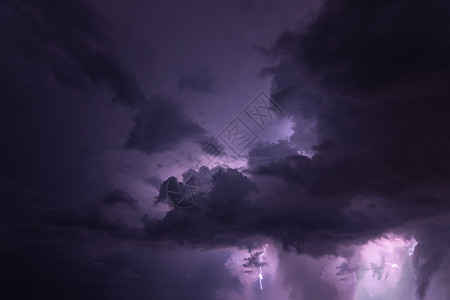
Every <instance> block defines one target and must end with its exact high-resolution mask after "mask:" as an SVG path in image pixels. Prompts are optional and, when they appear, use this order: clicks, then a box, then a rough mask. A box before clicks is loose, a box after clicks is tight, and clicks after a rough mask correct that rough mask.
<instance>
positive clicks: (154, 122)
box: [125, 97, 206, 153]
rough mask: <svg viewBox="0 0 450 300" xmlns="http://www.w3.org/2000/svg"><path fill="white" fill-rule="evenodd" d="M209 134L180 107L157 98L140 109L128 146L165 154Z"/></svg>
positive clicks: (126, 144) (164, 99) (162, 98)
mask: <svg viewBox="0 0 450 300" xmlns="http://www.w3.org/2000/svg"><path fill="white" fill-rule="evenodd" d="M205 134H206V131H205V129H203V128H202V127H200V126H199V125H197V124H196V123H194V122H193V121H192V120H191V119H189V118H188V117H187V116H185V115H184V114H183V112H182V108H181V106H180V104H177V103H175V102H173V101H172V100H170V99H166V98H164V97H155V98H153V99H152V100H151V101H149V102H145V103H142V104H141V106H140V107H139V111H138V112H137V114H136V116H135V117H134V126H133V128H132V129H131V131H130V133H129V136H128V138H127V141H126V143H125V147H126V148H128V149H137V150H140V151H142V152H145V153H154V152H163V151H167V150H173V149H175V147H176V146H178V145H179V144H180V143H182V142H183V141H186V140H189V139H198V138H201V137H203V135H205Z"/></svg>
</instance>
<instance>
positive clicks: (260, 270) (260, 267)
mask: <svg viewBox="0 0 450 300" xmlns="http://www.w3.org/2000/svg"><path fill="white" fill-rule="evenodd" d="M268 246H269V245H267V244H265V245H264V250H263V252H262V253H261V255H260V256H259V263H260V265H259V274H258V277H259V288H260V289H261V290H262V289H263V286H262V280H263V278H264V276H263V271H262V265H261V264H262V262H263V261H262V259H263V256H264V254H266V249H267V247H268Z"/></svg>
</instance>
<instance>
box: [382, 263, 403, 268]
mask: <svg viewBox="0 0 450 300" xmlns="http://www.w3.org/2000/svg"><path fill="white" fill-rule="evenodd" d="M384 264H385V265H390V266H391V267H393V268H395V269H400V266H399V265H397V264H391V263H384Z"/></svg>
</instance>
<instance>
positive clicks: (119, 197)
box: [102, 190, 138, 209]
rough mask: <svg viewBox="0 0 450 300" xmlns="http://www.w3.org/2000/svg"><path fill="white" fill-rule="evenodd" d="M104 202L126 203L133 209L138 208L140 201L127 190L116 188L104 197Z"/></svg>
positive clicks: (107, 203)
mask: <svg viewBox="0 0 450 300" xmlns="http://www.w3.org/2000/svg"><path fill="white" fill-rule="evenodd" d="M102 203H104V204H106V205H114V204H119V203H122V204H125V205H128V206H130V207H131V208H133V209H137V208H138V202H137V200H136V199H134V198H133V197H132V196H131V195H130V194H129V193H128V192H127V191H125V190H114V191H112V192H110V193H109V194H107V195H105V196H104V197H102Z"/></svg>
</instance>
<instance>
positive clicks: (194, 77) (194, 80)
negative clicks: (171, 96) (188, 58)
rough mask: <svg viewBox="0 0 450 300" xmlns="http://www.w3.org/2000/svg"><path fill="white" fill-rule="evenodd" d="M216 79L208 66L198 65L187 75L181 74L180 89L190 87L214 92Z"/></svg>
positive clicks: (199, 90)
mask: <svg viewBox="0 0 450 300" xmlns="http://www.w3.org/2000/svg"><path fill="white" fill-rule="evenodd" d="M215 82H216V79H215V78H214V77H213V76H212V75H211V73H210V71H209V70H208V69H206V68H201V67H197V68H194V69H192V71H191V72H190V73H189V75H187V76H181V77H180V79H179V81H178V85H179V87H180V90H184V89H190V90H193V91H195V92H199V93H212V92H214V84H215Z"/></svg>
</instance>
